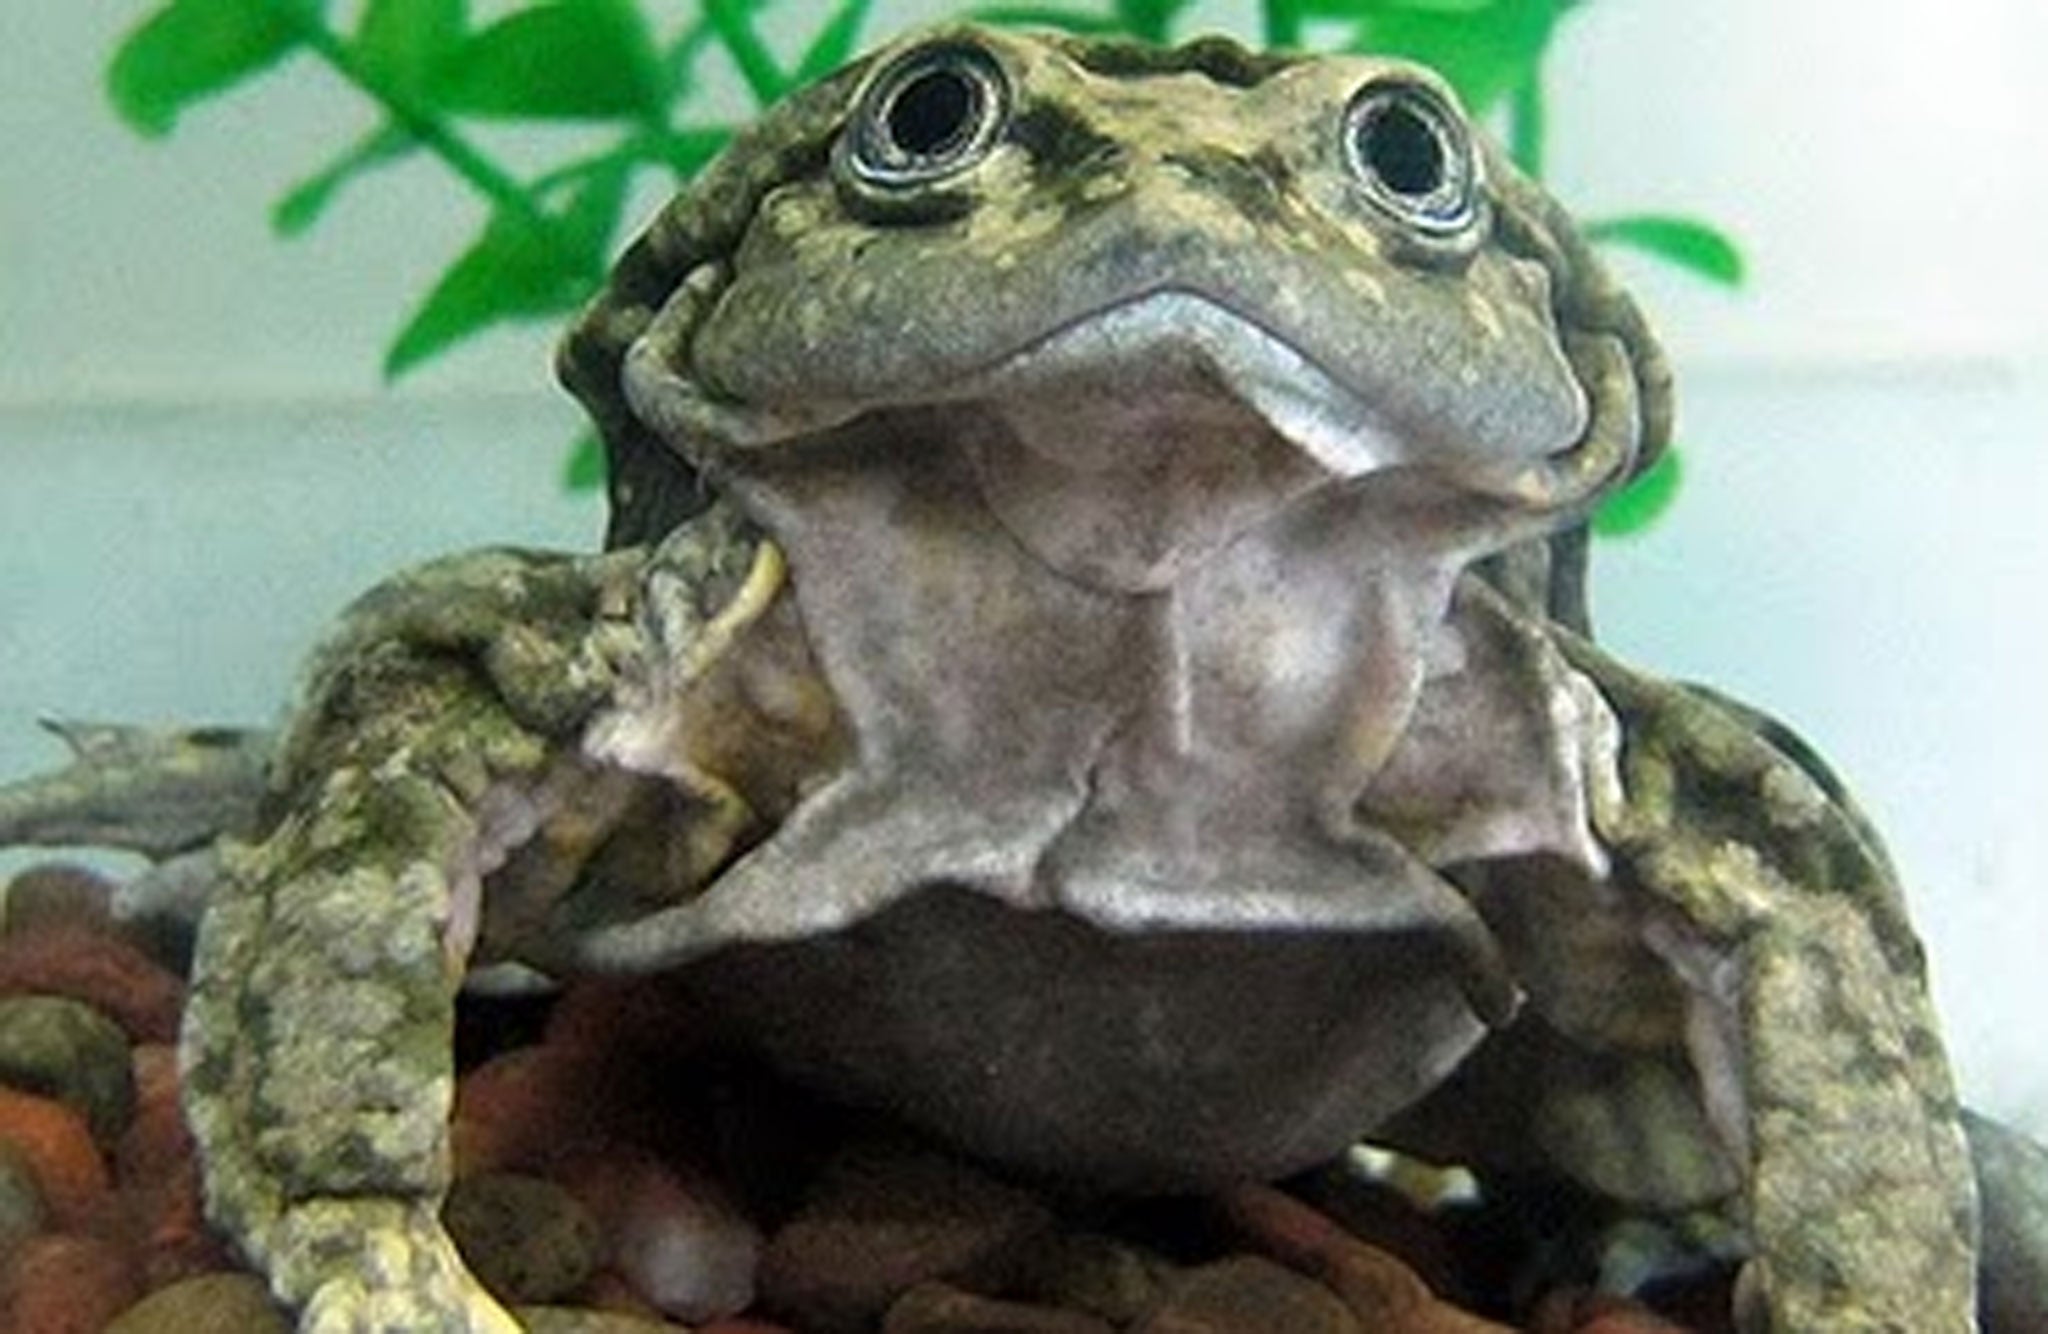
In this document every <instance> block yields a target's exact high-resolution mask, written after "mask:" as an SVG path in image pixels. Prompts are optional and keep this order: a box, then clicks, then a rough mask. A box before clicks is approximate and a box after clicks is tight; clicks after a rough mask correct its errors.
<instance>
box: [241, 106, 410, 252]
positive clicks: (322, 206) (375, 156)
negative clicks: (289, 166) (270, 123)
mask: <svg viewBox="0 0 2048 1334" xmlns="http://www.w3.org/2000/svg"><path fill="white" fill-rule="evenodd" d="M418 146H419V145H418V142H417V141H416V140H415V139H414V138H413V137H412V136H411V135H410V134H408V133H406V132H405V131H404V130H402V129H400V128H399V127H398V126H396V125H386V126H383V127H382V128H380V129H377V130H373V131H371V132H370V133H369V134H367V135H365V136H363V138H361V139H359V140H357V141H356V142H355V143H353V144H351V145H349V147H348V149H347V150H346V151H344V152H343V153H342V154H341V156H340V157H337V158H336V159H334V161H333V162H330V163H329V164H328V165H326V166H324V167H322V168H321V169H320V170H319V171H317V172H314V173H313V174H312V175H311V176H308V177H307V178H306V179H305V180H303V181H300V182H299V183H298V184H297V185H295V186H293V187H292V188H291V190H290V191H288V192H287V193H286V194H285V196H284V197H283V198H282V199H280V200H278V201H277V203H275V204H273V205H271V209H270V226H271V228H272V230H274V231H275V232H276V233H277V234H278V235H279V236H297V235H298V234H299V233H301V232H303V231H305V230H306V229H307V228H308V227H311V226H312V225H313V224H314V223H315V222H318V221H319V220H320V215H321V214H323V213H325V212H326V211H327V206H328V205H329V204H331V203H333V202H334V198H335V196H336V195H338V194H340V193H341V188H342V187H343V186H344V185H347V184H348V183H349V182H350V181H352V180H354V179H355V178H356V177H358V176H360V175H362V174H363V173H364V172H366V171H370V170H373V169H375V168H377V167H381V166H384V165H386V164H387V163H391V162H395V161H397V160H398V159H399V158H402V157H404V156H405V155H406V154H407V153H410V152H411V151H412V150H413V149H414V148H417V147H418Z"/></svg>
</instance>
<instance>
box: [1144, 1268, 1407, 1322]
mask: <svg viewBox="0 0 2048 1334" xmlns="http://www.w3.org/2000/svg"><path fill="white" fill-rule="evenodd" d="M1366 1328H1367V1327H1366V1326H1364V1325H1361V1324H1360V1323H1359V1320H1358V1317H1357V1316H1354V1315H1353V1314H1352V1313H1351V1312H1350V1310H1349V1309H1347V1308H1346V1307H1345V1305H1344V1303H1343V1302H1341V1301H1339V1300H1337V1296H1336V1294H1335V1293H1333V1292H1331V1291H1330V1290H1329V1289H1328V1288H1326V1287H1324V1286H1323V1285H1322V1284H1320V1283H1318V1282H1316V1281H1315V1280H1314V1279H1311V1278H1306V1277H1304V1276H1302V1275H1300V1274H1297V1273H1295V1272H1294V1271H1293V1270H1291V1269H1283V1268H1282V1267H1281V1266H1279V1265H1277V1264H1274V1263H1273V1262H1272V1261H1271V1260H1268V1259H1265V1258H1263V1257H1261V1256H1256V1255H1235V1256H1232V1257H1230V1258H1229V1259H1227V1260H1218V1261H1216V1262H1215V1263H1214V1264H1206V1265H1202V1266H1201V1267H1199V1268H1196V1269H1190V1270H1187V1271H1185V1272H1184V1273H1182V1274H1180V1275H1179V1276H1178V1277H1176V1278H1175V1279H1174V1281H1173V1282H1172V1283H1171V1284H1169V1285H1168V1287H1167V1290H1166V1296H1165V1297H1164V1298H1163V1299H1162V1300H1161V1301H1160V1303H1159V1304H1158V1305H1157V1306H1155V1307H1153V1308H1152V1311H1151V1312H1150V1313H1149V1314H1148V1315H1146V1316H1145V1318H1144V1319H1142V1320H1140V1321H1139V1322H1138V1323H1137V1324H1136V1325H1134V1326H1133V1327H1132V1330H1133V1334H1365V1331H1366ZM1371 1328H1372V1330H1373V1334H1381V1331H1382V1329H1384V1328H1385V1327H1383V1326H1378V1325H1375V1326H1372V1327H1371Z"/></svg>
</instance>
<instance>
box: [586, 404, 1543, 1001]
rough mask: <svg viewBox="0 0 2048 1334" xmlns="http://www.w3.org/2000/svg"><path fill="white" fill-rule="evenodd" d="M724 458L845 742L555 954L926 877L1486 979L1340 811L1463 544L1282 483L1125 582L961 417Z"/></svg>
mask: <svg viewBox="0 0 2048 1334" xmlns="http://www.w3.org/2000/svg"><path fill="white" fill-rule="evenodd" d="M764 463H765V461H764ZM733 480H734V491H735V493H736V495H737V497H738V498H739V499H740V501H741V503H742V504H743V505H744V506H745V507H746V508H747V509H748V510H749V512H750V513H751V514H752V516H753V517H754V519H755V520H756V521H757V522H760V523H762V524H763V526H764V527H765V528H766V529H767V530H768V531H769V532H770V533H771V534H772V535H773V536H774V539H775V540H776V541H777V542H778V543H779V544H782V545H783V547H784V549H785V551H786V552H787V554H788V556H789V559H790V562H791V569H792V571H793V575H794V578H793V582H792V591H793V594H794V597H795V599H796V604H797V607H798V610H799V613H800V615H801V618H802V621H803V624H804V627H805V633H806V636H807V638H808V639H809V640H810V643H811V647H812V650H813V652H814V653H815V654H816V657H817V661H818V667H819V670H820V671H821V672H822V674H823V675H824V677H825V679H826V680H827V682H828V683H829V686H830V689H831V691H832V693H833V695H834V697H835V698H836V699H837V700H838V702H839V705H840V707H841V709H842V710H843V714H844V716H845V718H846V720H847V722H848V724H849V726H850V728H851V730H852V733H853V735H854V737H855V738H856V744H855V752H856V754H855V757H854V758H853V760H852V762H851V765H850V768H849V769H848V770H847V771H844V772H842V773H841V774H840V775H839V776H838V777H837V778H836V779H835V780H833V781H832V782H831V783H830V784H828V785H827V786H826V787H825V788H823V789H821V790H819V791H817V792H816V793H814V794H813V795H812V796H810V797H808V798H806V799H805V801H804V802H803V803H802V804H801V805H800V806H799V807H798V808H797V809H796V810H795V811H794V812H793V813H792V814H791V816H790V817H789V819H788V820H787V821H786V822H785V823H784V824H783V826H782V827H781V828H780V829H779V830H778V831H777V832H776V834H775V835H774V836H773V837H771V838H770V839H769V840H768V842H766V843H765V844H763V845H762V846H760V847H758V848H756V849H754V850H753V851H752V852H751V853H749V854H747V855H746V856H745V857H744V858H743V859H742V860H741V861H740V862H739V863H738V864H736V865H735V866H733V867H732V868H730V869H728V870H727V871H725V872H724V873H723V874H722V875H721V876H720V877H719V879H718V880H717V881H716V882H715V883H713V884H712V885H711V886H710V887H709V889H708V890H707V891H706V892H705V893H704V894H703V895H702V896H701V897H699V898H697V899H695V900H693V901H691V902H690V903H688V904H685V905H683V906H682V907H680V908H676V909H673V910H670V911H667V912H664V913H662V914H659V915H657V916H655V917H652V918H649V919H645V920H642V921H639V922H636V923H634V924H633V925H631V926H629V927H623V928H619V929H616V930H609V931H605V932H601V933H597V934H594V935H592V936H590V937H588V938H587V939H585V940H584V941H583V942H582V948H581V950H580V953H581V956H582V962H583V963H584V964H586V965H587V966H590V967H594V968H598V969H601V970H605V971H621V970H654V969H663V968H668V967H673V966H675V965H678V964H680V963H682V962H685V961H687V960H688V959H690V958H692V957H695V956H698V955H703V954H708V953H711V952H714V951H716V950H718V949H721V948H724V947H728V946H732V945H736V944H744V943H756V944H758V943H765V942H773V941H792V940H801V939H809V938H815V937H820V936H825V935H830V934H833V933H836V932H839V931H841V930H844V929H847V928H849V927H851V926H852V925H854V924H856V923H859V922H863V921H867V920H869V919H871V918H873V917H875V916H877V915H878V914H880V913H882V912H884V911H886V910H887V909H889V908H890V907H891V906H892V905H894V904H897V903H900V902H904V901H906V900H909V899H914V898H916V897H917V896H918V895H920V894H921V893H923V892H924V891H926V890H932V889H939V888H944V887H951V888H955V889H966V890H968V891H971V892H974V893H976V894H978V895H980V896H984V897H988V898H992V899H995V900H997V901H1000V902H1002V903H1005V904H1007V905H1009V906H1010V907H1013V908H1016V909H1019V910H1025V911H1043V910H1056V911H1059V912H1061V913H1063V914H1065V915H1067V916H1070V917H1073V918H1076V919H1078V920H1081V921H1084V922H1088V923H1090V924H1092V925H1094V926H1096V927H1098V928H1101V929H1103V930H1106V931H1110V932H1112V933H1121V934H1145V933H1156V932H1198V933H1213V932H1226V933H1254V934H1256V933H1271V932H1279V933H1282V934H1288V933H1301V932H1311V933H1329V934H1346V933H1348V934H1352V935H1356V936H1359V937H1361V938H1363V937H1373V938H1387V937H1405V938H1412V939H1414V940H1415V941H1416V942H1417V948H1418V950H1421V951H1423V952H1425V953H1428V952H1435V953H1436V954H1438V955H1440V956H1441V957H1442V958H1443V959H1444V973H1445V975H1446V977H1447V978H1452V979H1455V981H1456V984H1457V985H1458V987H1459V988H1460V989H1461V990H1462V991H1463V993H1464V994H1465V996H1466V997H1467V1003H1468V1004H1469V1006H1470V1008H1471V1009H1472V1011H1473V1012H1474V1013H1475V1014H1477V1015H1478V1016H1480V1017H1482V1018H1484V1019H1486V1020H1489V1021H1499V1020H1501V1019H1503V1018H1505V1016H1506V1015H1507V1014H1508V1013H1509V1012H1510V1011H1511V1009H1512V1006H1513V1003H1514V996H1515V993H1514V989H1513V987H1512V985H1511V983H1510V982H1509V981H1508V978H1507V975H1506V972H1505V970H1504V968H1503V967H1502V964H1501V960H1500V958H1499V950H1498V947H1497V945H1496V944H1495V942H1494V941H1493V939H1492V937H1491V934H1490V933H1489V932H1488V931H1487V929H1486V928H1485V926H1484V924H1483V923H1482V922H1481V921H1480V919H1479V917H1478V915H1477V914H1476V913H1475V912H1474V910H1473V909H1472V907H1471V905H1470V904H1469V902H1468V901H1467V900H1466V899H1465V897H1464V896H1463V895H1462V894H1461V893H1459V892H1458V891H1457V889H1456V888H1455V887H1454V886H1453V885H1451V884H1450V883H1449V882H1448V881H1446V880H1445V879H1444V878H1442V877H1441V876H1439V875H1438V874H1437V873H1436V872H1435V871H1433V870H1432V869H1431V868H1430V867H1428V866H1427V865H1425V864H1424V863H1423V862H1422V861H1421V860H1420V859H1418V858H1417V857H1415V856H1414V855H1412V854H1411V853H1409V852H1408V851H1406V850H1405V849H1403V848H1402V847H1401V846H1400V845H1399V844H1398V843H1397V842H1396V841H1395V840H1393V839H1392V838H1390V837H1387V836H1386V835H1384V834H1382V833H1380V832H1379V831H1376V830H1373V829H1370V828H1364V827H1360V826H1359V824H1358V822H1357V819H1356V816H1355V814H1354V808H1355V805H1356V801H1357V799H1358V797H1359V795H1360V794H1361V793H1362V792H1363V791H1364V790H1365V788H1366V786H1367V785H1368V783H1369V782H1370V779H1371V776H1372V774H1373V773H1374V772H1376V771H1377V770H1378V768H1379V767H1380V766H1381V765H1383V764H1384V762H1385V759H1386V756H1387V754H1388V753H1389V751H1390V750H1391V748H1392V747H1393V745H1394V744H1395V743H1396V741H1397V740H1398V738H1399V735H1400V733H1401V730H1402V727H1403V724H1404V721H1405V719H1406V718H1407V717H1408V716H1409V714H1410V713H1411V711H1412V709H1413V707H1414V699H1415V694H1416V692H1417V690H1419V688H1420V683H1421V673H1422V663H1423V656H1424V655H1423V641H1424V640H1425V638H1426V636H1427V634H1428V632H1429V627H1431V626H1433V625H1435V624H1436V623H1438V622H1439V621H1441V619H1442V617H1443V616H1444V613H1445V604H1446V602H1447V599H1448V597H1449V591H1450V585H1451V583H1452V582H1453V581H1454V580H1455V578H1456V575H1457V571H1458V570H1459V569H1461V568H1462V559H1460V558H1457V557H1453V558H1451V559H1449V560H1443V559H1440V557H1441V556H1442V555H1443V553H1440V552H1429V551H1426V550H1425V549H1423V548H1422V547H1421V546H1419V545H1415V544H1406V543H1398V542H1396V543H1388V542H1387V541H1386V535H1385V534H1384V533H1383V532H1381V531H1378V530H1377V529H1376V528H1375V526H1374V525H1373V524H1372V523H1371V522H1366V523H1362V524H1361V523H1358V522H1351V521H1347V520H1350V519H1353V518H1356V517H1357V516H1356V515H1355V514H1353V513H1352V512H1351V510H1350V509H1349V508H1348V507H1349V506H1352V505H1354V504H1357V503H1365V504H1368V505H1370V504H1371V503H1373V502H1374V500H1375V499H1376V497H1364V498H1361V497H1358V496H1354V495H1350V494H1346V493H1344V490H1343V489H1341V488H1340V489H1339V491H1338V493H1336V494H1333V495H1331V496H1328V497H1325V498H1323V499H1322V500H1320V501H1315V500H1311V501H1310V502H1308V503H1305V504H1301V505H1296V506H1291V507H1288V508H1287V509H1285V510H1284V511H1282V512H1281V513H1279V514H1277V515H1276V516H1274V517H1273V520H1272V521H1271V522H1269V523H1268V524H1266V525H1265V526H1264V527H1263V528H1262V529H1260V530H1258V531H1257V534H1256V540H1252V539H1249V538H1248V539H1246V540H1242V541H1238V542H1233V543H1230V544H1227V548H1226V550H1225V552H1223V553H1222V554H1220V555H1219V556H1218V557H1217V558H1216V559H1214V560H1212V561H1210V562H1207V563H1205V564H1203V565H1202V566H1201V567H1199V568H1198V569H1197V570H1195V571H1193V572H1191V574H1190V575H1189V576H1188V577H1187V578H1185V579H1184V580H1182V581H1180V582H1179V583H1178V584H1177V585H1176V586H1175V587H1174V588H1172V589H1171V590H1170V591H1163V592H1145V591H1133V590H1119V589H1111V588H1104V587H1101V586H1096V585H1090V584H1088V583H1085V582H1081V581H1076V580H1073V579H1071V578H1068V577H1067V576H1065V575H1064V574H1063V573H1062V572H1060V571H1058V570H1057V569H1055V568H1052V567H1050V566H1048V565H1047V564H1046V563H1045V562H1043V561H1042V560H1040V559H1038V558H1037V557H1036V556H1035V555H1034V554H1033V553H1032V552H1030V551H1028V550H1027V549H1026V548H1024V547H1023V546H1022V545H1021V544H1019V543H1018V542H1017V541H1015V540H1014V538H1013V536H1012V535H1011V534H1009V533H1008V532H1006V531H1005V529H1004V527H1003V525H1001V524H1000V523H999V522H998V521H997V519H996V517H995V516H994V515H992V514H991V512H990V511H989V509H988V507H987V506H986V505H984V504H983V503H982V499H981V496H980V494H979V490H978V486H977V482H976V480H975V478H974V476H973V471H972V469H971V467H970V466H969V465H968V463H967V460H966V459H965V457H964V451H963V450H962V449H960V448H953V449H942V450H936V451H933V450H926V449H922V448H920V447H919V446H917V445H916V444H915V443H911V444H905V443H903V442H900V441H893V442H892V441H866V442H862V443H855V444H852V445H849V447H848V448H847V449H845V450H842V451H839V452H838V453H836V454H830V453H828V454H825V455H821V456H816V457H813V458H812V459H811V460H809V462H808V463H806V464H802V465H790V464H788V462H787V461H784V463H783V464H779V465H768V466H767V467H766V470H765V472H763V473H761V474H756V475H750V476H744V477H736V478H735V479H733ZM1367 517H1368V518H1369V517H1370V516H1369V515H1368V516H1367ZM1377 548H1387V549H1384V550H1382V549H1377Z"/></svg>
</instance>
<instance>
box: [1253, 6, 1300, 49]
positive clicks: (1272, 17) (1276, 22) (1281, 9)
mask: <svg viewBox="0 0 2048 1334" xmlns="http://www.w3.org/2000/svg"><path fill="white" fill-rule="evenodd" d="M1262 7H1263V8H1264V10H1265V14H1266V19H1265V27H1266V45H1267V46H1270V47H1285V48H1287V49H1289V50H1293V49H1296V48H1298V47H1300V45H1301V10H1300V9H1299V8H1297V7H1296V5H1295V4H1294V3H1293V0H1266V3H1265V5H1264V6H1262Z"/></svg>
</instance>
